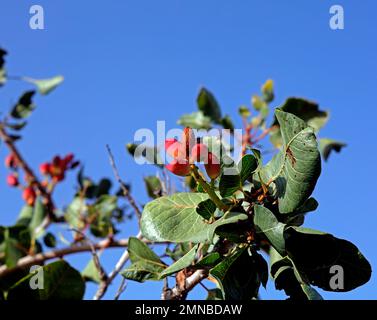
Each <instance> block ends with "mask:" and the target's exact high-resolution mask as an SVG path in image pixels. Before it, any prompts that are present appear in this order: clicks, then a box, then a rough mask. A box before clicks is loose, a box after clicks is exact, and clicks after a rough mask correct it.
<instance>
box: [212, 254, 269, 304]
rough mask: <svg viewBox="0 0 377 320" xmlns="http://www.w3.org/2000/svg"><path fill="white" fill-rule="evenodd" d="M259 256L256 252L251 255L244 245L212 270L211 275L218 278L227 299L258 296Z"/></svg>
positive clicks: (259, 279) (245, 298) (247, 298)
mask: <svg viewBox="0 0 377 320" xmlns="http://www.w3.org/2000/svg"><path fill="white" fill-rule="evenodd" d="M257 256H258V254H257V253H256V252H252V255H251V256H250V254H249V252H248V250H247V248H246V247H244V248H241V249H238V250H237V251H235V252H234V253H232V254H231V255H230V256H228V257H226V258H225V260H223V261H222V262H220V263H219V264H218V265H216V266H215V267H214V268H212V269H211V270H210V275H211V276H212V277H214V278H215V279H216V280H217V282H218V284H219V286H220V289H221V291H222V294H223V297H224V299H225V300H250V299H252V298H256V297H257V295H258V290H259V286H260V283H261V278H260V275H259V270H258V267H259V262H257V259H258V258H259V257H257ZM266 267H267V266H266Z"/></svg>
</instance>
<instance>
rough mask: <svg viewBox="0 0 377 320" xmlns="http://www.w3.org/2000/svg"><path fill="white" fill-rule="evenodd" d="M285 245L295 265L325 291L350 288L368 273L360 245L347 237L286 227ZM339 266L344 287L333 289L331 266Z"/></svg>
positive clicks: (367, 279)
mask: <svg viewBox="0 0 377 320" xmlns="http://www.w3.org/2000/svg"><path fill="white" fill-rule="evenodd" d="M284 237H285V242H286V249H287V252H288V254H289V257H290V258H291V259H292V260H293V261H294V263H295V266H296V268H297V269H298V270H299V271H300V272H302V273H304V274H305V275H306V277H307V278H308V279H309V281H310V283H311V284H313V285H315V286H318V287H320V288H322V289H323V290H326V291H350V290H353V289H355V288H357V287H359V286H361V285H363V284H364V283H366V282H368V281H369V279H370V277H371V273H372V270H371V266H370V264H369V262H368V261H367V260H366V259H365V257H364V256H363V254H362V253H361V252H360V251H359V249H358V248H357V247H356V246H355V245H354V244H352V243H351V242H349V241H346V240H343V239H338V238H336V237H334V236H333V235H331V234H328V233H323V232H320V231H316V230H312V229H306V228H302V227H289V228H287V229H286V230H285V232H284ZM335 265H336V266H340V267H342V268H343V271H344V288H343V289H341V288H339V289H333V288H331V286H330V283H331V282H330V280H331V278H332V277H333V276H334V274H333V273H331V272H330V271H331V270H330V268H331V267H332V266H335Z"/></svg>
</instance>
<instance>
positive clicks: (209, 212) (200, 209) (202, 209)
mask: <svg viewBox="0 0 377 320" xmlns="http://www.w3.org/2000/svg"><path fill="white" fill-rule="evenodd" d="M216 209H217V207H216V205H215V204H214V202H213V201H212V200H211V199H207V200H204V201H202V202H200V203H199V204H198V206H197V208H196V212H197V213H198V214H199V215H201V216H202V217H203V218H204V219H206V220H209V219H211V217H213V215H214V213H215V211H216Z"/></svg>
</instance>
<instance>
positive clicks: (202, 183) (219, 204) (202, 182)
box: [191, 164, 228, 212]
mask: <svg viewBox="0 0 377 320" xmlns="http://www.w3.org/2000/svg"><path fill="white" fill-rule="evenodd" d="M191 173H192V176H193V178H194V179H195V181H196V182H197V183H198V184H199V185H200V186H201V187H202V188H203V189H204V191H205V192H206V193H207V194H208V195H209V197H210V198H211V200H212V201H213V202H214V203H215V205H216V206H217V207H218V208H219V209H220V210H222V211H224V212H225V211H226V210H227V209H228V206H227V205H225V204H224V203H223V202H222V201H221V199H220V198H219V197H218V196H217V194H216V192H215V191H214V190H213V189H212V188H211V186H210V185H209V184H208V183H207V181H205V180H204V179H203V177H202V176H201V174H200V172H199V170H198V167H197V166H196V165H194V164H192V165H191Z"/></svg>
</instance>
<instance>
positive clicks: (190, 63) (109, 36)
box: [0, 0, 377, 299]
mask: <svg viewBox="0 0 377 320" xmlns="http://www.w3.org/2000/svg"><path fill="white" fill-rule="evenodd" d="M33 4H39V5H42V6H43V7H44V10H45V30H31V29H30V28H29V17H30V15H29V8H30V6H31V5H33ZM333 4H341V5H343V7H344V12H345V29H344V30H338V31H334V30H331V29H330V28H329V19H330V14H329V8H330V7H331V5H333ZM376 13H377V3H376V2H375V1H373V0H369V1H368V0H364V1H340V0H337V1H335V0H334V1H333V0H324V1H316V0H307V1H293V0H290V1H278V0H275V1H271V0H265V1H246V0H243V1H241V0H235V1H232V2H230V1H225V0H216V1H215V0H206V1H199V0H192V1H189V2H188V1H182V0H181V1H177V0H176V1H173V0H166V1H145V0H137V1H136V0H134V1H130V0H127V1H115V0H112V1H95V2H94V1H91V2H89V1H85V2H84V1H81V2H79V1H72V0H65V1H46V0H39V1H37V3H36V2H34V1H28V0H22V1H21V0H3V1H2V2H1V4H0V30H1V31H0V45H1V46H2V47H4V48H6V49H7V50H8V51H9V56H8V57H7V69H8V71H9V74H11V75H28V76H33V77H36V78H38V77H39V78H44V77H49V76H53V75H56V74H63V75H64V76H65V82H64V84H63V85H62V86H61V87H59V88H58V89H57V90H56V91H55V92H54V93H53V94H51V95H49V96H47V97H38V98H37V104H38V109H37V111H36V112H35V113H34V114H33V116H32V118H31V120H30V124H29V126H28V127H27V128H26V129H25V131H24V134H25V138H24V139H23V141H21V142H20V143H19V146H20V148H21V150H22V152H24V153H25V154H26V155H27V157H28V160H29V162H30V163H31V164H32V165H34V166H37V165H38V164H39V163H41V162H42V161H46V160H49V159H50V158H51V157H52V156H53V155H54V154H56V153H61V154H65V153H68V152H74V153H75V154H76V155H77V157H78V158H80V159H81V160H82V161H83V162H84V163H85V167H86V172H87V174H88V175H90V176H92V177H94V178H97V179H99V178H101V177H103V176H109V177H112V171H111V167H110V166H109V163H108V157H107V153H106V150H105V144H107V143H108V144H110V145H111V147H112V149H113V152H114V154H115V157H116V160H117V162H118V166H119V168H120V171H121V174H122V176H123V177H124V179H125V180H126V181H127V182H132V188H133V193H134V194H135V196H136V198H137V199H138V201H139V202H140V203H142V202H145V201H146V200H147V197H146V194H145V191H144V188H143V184H142V177H143V176H145V175H147V174H148V173H153V172H154V171H155V170H154V168H152V167H149V166H148V167H145V166H144V167H140V166H138V165H136V164H134V163H133V162H132V159H131V158H130V157H129V156H128V155H127V154H126V152H125V148H124V146H125V144H126V143H127V142H129V141H132V138H133V134H134V132H135V131H136V130H137V129H139V128H150V129H152V130H155V128H156V121H157V120H165V121H167V127H168V128H173V127H175V126H176V125H175V122H176V119H177V118H178V117H179V116H180V115H181V114H183V113H187V112H191V111H193V110H194V109H195V97H196V94H197V91H198V88H199V87H200V86H202V85H204V86H206V87H207V88H209V89H210V90H211V91H213V92H214V93H215V95H216V97H217V98H218V100H219V102H220V104H221V106H222V108H223V110H224V112H226V113H229V114H233V115H234V116H236V110H237V108H238V107H239V106H240V105H241V104H245V103H248V102H249V101H250V96H251V94H253V93H256V92H258V90H259V87H260V85H261V84H262V83H263V82H264V81H265V80H266V79H267V78H272V79H274V80H275V84H276V100H275V101H274V104H275V105H278V104H279V103H281V102H283V101H284V99H285V98H286V97H288V96H301V97H307V98H310V99H312V100H315V101H317V102H319V103H320V105H321V107H322V108H324V109H329V110H330V112H331V120H330V122H329V124H328V125H327V126H326V128H325V129H324V130H323V131H322V132H321V136H322V137H330V138H335V139H339V140H342V141H345V142H347V144H348V147H347V148H346V149H344V152H342V154H340V155H335V156H333V157H332V158H331V159H330V162H329V163H327V164H325V165H324V167H323V173H322V176H321V178H320V180H319V183H318V185H317V189H316V191H315V193H314V196H315V197H316V198H317V199H318V201H319V203H320V206H319V208H318V210H317V211H316V212H315V213H312V214H311V215H310V216H309V217H308V219H307V222H306V225H307V226H309V227H312V228H317V229H320V230H324V231H328V232H330V233H333V234H334V235H336V236H338V237H340V238H346V239H348V240H351V241H352V242H354V243H355V244H356V245H357V246H358V247H359V248H360V249H361V251H362V252H363V253H364V254H365V255H366V257H367V258H368V259H369V261H370V262H371V264H372V266H376V265H377V248H376V246H375V243H376V240H375V230H376V227H377V216H376V210H375V192H376V191H375V178H376V175H375V165H374V161H373V159H374V157H375V156H376V155H377V152H376V149H375V138H376V134H375V131H374V126H375V116H376V113H377V111H376V108H375V102H374V99H373V97H374V94H375V88H376V84H377V78H376V77H377V62H376V54H377V43H376V41H375V38H376V31H377V20H376V19H375V14H376ZM27 88H29V87H28V86H27V85H26V84H23V83H19V82H14V81H12V82H10V83H9V84H8V85H7V86H6V87H5V88H2V89H1V95H0V111H1V112H6V111H7V110H8V108H9V106H10V105H11V104H12V103H13V102H15V101H16V99H17V97H18V96H19V94H20V92H21V91H22V90H24V89H27ZM238 124H240V123H238ZM5 155H6V150H5V148H4V147H2V146H0V156H1V158H3V157H4V156H5ZM5 176H6V170H5V169H4V168H3V167H2V168H0V194H1V199H2V201H1V209H0V223H1V224H11V223H12V222H13V221H14V219H15V217H16V215H17V213H18V211H19V209H20V208H21V206H22V202H21V201H20V199H19V198H20V196H19V193H18V192H17V191H16V190H12V189H10V188H8V187H7V186H6V184H5V181H4V180H5V179H4V177H5ZM73 186H74V177H71V178H70V179H68V181H67V182H66V183H65V184H64V186H61V187H59V190H58V192H57V200H58V202H59V203H60V204H67V202H68V201H69V200H70V199H71V196H72V195H73V192H74V189H73ZM123 228H124V230H123V232H122V235H132V234H134V233H135V232H136V229H135V226H134V225H133V224H132V223H131V224H125V225H124V226H123ZM120 254H121V250H114V251H112V252H111V253H110V254H107V255H105V256H104V257H103V260H104V265H105V267H106V269H107V270H109V271H110V269H111V268H112V266H113V265H114V263H115V262H116V261H117V259H118V257H119V255H120ZM89 258H90V255H86V256H84V257H78V256H76V257H75V258H73V260H71V261H72V262H73V263H74V264H75V266H77V267H78V268H80V267H83V266H85V264H86V261H87V260H88V259H89ZM118 281H119V279H117V282H116V284H115V285H113V286H112V287H111V288H110V290H109V294H108V295H107V296H106V297H107V298H111V297H113V295H114V292H115V291H116V289H117V283H118ZM376 281H377V280H376V277H375V275H374V274H373V276H372V279H371V280H370V282H369V283H368V284H367V285H365V286H363V287H361V288H358V289H356V290H354V291H352V292H349V293H343V294H333V293H324V294H323V295H324V297H325V298H327V299H373V298H376V289H377V288H376ZM160 289H161V284H160V283H149V284H144V285H139V284H136V283H131V282H130V283H129V287H128V288H127V290H126V292H125V293H124V295H123V297H124V298H127V299H131V298H132V299H135V298H146V299H151V298H155V299H158V298H159V295H160ZM94 292H95V286H93V285H89V286H88V294H87V297H90V296H92V295H93V293H94ZM204 295H205V292H204V290H202V289H201V288H198V289H196V290H195V291H194V292H193V293H192V295H191V296H190V297H191V298H202V297H203V296H204ZM261 295H262V297H263V298H281V297H283V295H282V294H281V293H280V292H276V291H275V290H274V288H273V284H272V283H270V284H269V290H268V292H265V291H264V289H261Z"/></svg>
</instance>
